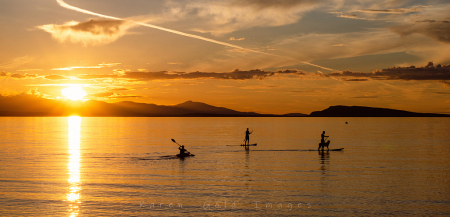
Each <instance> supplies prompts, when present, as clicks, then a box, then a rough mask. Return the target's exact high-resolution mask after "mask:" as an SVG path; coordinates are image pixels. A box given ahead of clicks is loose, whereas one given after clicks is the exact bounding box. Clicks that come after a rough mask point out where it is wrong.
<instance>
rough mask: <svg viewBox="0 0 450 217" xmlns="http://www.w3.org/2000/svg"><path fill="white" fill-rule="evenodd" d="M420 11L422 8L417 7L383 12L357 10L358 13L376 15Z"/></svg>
mask: <svg viewBox="0 0 450 217" xmlns="http://www.w3.org/2000/svg"><path fill="white" fill-rule="evenodd" d="M421 10H423V8H421V7H417V8H394V9H385V10H375V9H366V10H358V12H364V13H376V14H404V13H411V12H416V11H421Z"/></svg>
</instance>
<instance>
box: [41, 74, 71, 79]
mask: <svg viewBox="0 0 450 217" xmlns="http://www.w3.org/2000/svg"><path fill="white" fill-rule="evenodd" d="M45 78H46V79H50V80H65V79H67V78H66V77H65V76H62V75H47V76H45Z"/></svg>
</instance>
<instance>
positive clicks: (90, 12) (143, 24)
mask: <svg viewBox="0 0 450 217" xmlns="http://www.w3.org/2000/svg"><path fill="white" fill-rule="evenodd" d="M56 1H57V2H58V4H59V5H61V6H62V7H64V8H67V9H70V10H74V11H78V12H81V13H85V14H91V15H95V16H99V17H102V18H108V19H112V20H114V21H120V23H122V22H125V23H130V25H140V26H146V27H150V28H154V29H159V30H162V31H166V32H171V33H174V34H177V35H182V36H186V37H190V38H196V39H199V40H203V41H208V42H211V43H215V44H220V45H224V46H227V47H232V48H237V49H242V50H247V51H250V52H253V53H259V54H264V55H269V56H275V57H280V58H284V59H291V60H294V61H297V62H299V63H303V64H307V65H311V66H315V67H318V68H321V69H325V70H330V71H333V69H330V68H327V67H323V66H320V65H316V64H312V63H309V62H306V61H301V60H297V59H294V58H291V57H287V56H281V55H276V54H271V53H266V52H261V51H257V50H253V49H248V48H244V47H241V46H237V45H234V44H230V43H226V42H222V41H218V40H214V39H210V38H206V37H202V36H198V35H194V34H189V33H185V32H180V31H177V30H173V29H168V28H164V27H160V26H156V25H152V24H148V23H144V22H136V21H131V20H125V19H121V18H118V17H113V16H108V15H104V14H99V13H95V12H92V11H88V10H85V9H81V8H78V7H74V6H71V5H69V4H67V3H65V2H64V1H63V0H56ZM203 3H204V2H202V4H196V5H197V6H201V5H204V4H203ZM211 6H213V5H211ZM211 8H212V7H208V9H211ZM217 9H220V8H217ZM197 10H198V11H199V12H198V13H197V16H198V17H202V13H203V12H201V11H200V9H195V11H197ZM292 10H294V11H296V12H295V13H298V11H297V10H296V9H292ZM301 10H302V11H303V10H305V8H301ZM213 11H214V10H213ZM213 11H209V12H208V11H207V13H213ZM219 11H220V10H219ZM233 11H234V10H233ZM282 12H283V13H286V11H284V10H282ZM263 15H264V16H268V17H271V18H270V19H271V21H273V22H275V23H273V24H272V25H274V26H277V25H280V24H279V22H282V21H280V19H274V18H273V17H272V16H271V14H270V13H269V15H267V13H263ZM246 17H248V16H246ZM251 17H253V16H251ZM287 18H288V19H290V20H292V21H291V22H290V23H293V22H295V21H296V20H298V19H297V18H292V17H289V16H288V17H287ZM233 19H235V18H233ZM252 19H253V18H252ZM253 20H254V21H257V20H258V17H256V19H253ZM233 22H239V20H235V21H233ZM283 25H284V24H283ZM50 29H51V28H50Z"/></svg>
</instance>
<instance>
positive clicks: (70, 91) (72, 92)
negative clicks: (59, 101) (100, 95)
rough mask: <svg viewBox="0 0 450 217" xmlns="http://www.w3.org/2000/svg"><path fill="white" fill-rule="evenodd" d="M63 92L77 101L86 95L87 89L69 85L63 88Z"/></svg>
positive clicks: (68, 97)
mask: <svg viewBox="0 0 450 217" xmlns="http://www.w3.org/2000/svg"><path fill="white" fill-rule="evenodd" d="M61 93H62V95H63V96H64V97H66V98H67V99H70V100H73V101H77V100H82V99H83V98H84V97H85V96H86V95H87V93H86V91H84V90H83V88H82V87H80V86H69V87H66V88H64V89H62V90H61Z"/></svg>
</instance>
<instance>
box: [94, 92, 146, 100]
mask: <svg viewBox="0 0 450 217" xmlns="http://www.w3.org/2000/svg"><path fill="white" fill-rule="evenodd" d="M88 97H99V98H109V99H123V98H141V97H143V96H138V95H124V94H118V93H115V92H114V91H111V92H103V93H96V94H89V95H88Z"/></svg>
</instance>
